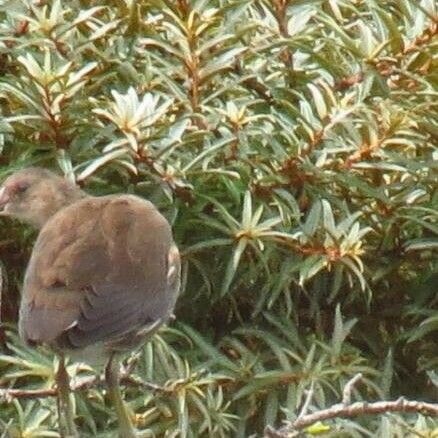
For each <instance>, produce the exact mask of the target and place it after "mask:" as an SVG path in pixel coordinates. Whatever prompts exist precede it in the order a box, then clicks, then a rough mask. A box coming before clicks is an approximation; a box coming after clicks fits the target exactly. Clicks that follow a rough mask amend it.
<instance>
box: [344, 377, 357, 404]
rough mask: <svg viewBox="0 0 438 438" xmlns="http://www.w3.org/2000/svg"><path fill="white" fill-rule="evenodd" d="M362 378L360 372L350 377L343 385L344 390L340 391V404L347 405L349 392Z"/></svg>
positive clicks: (349, 396) (349, 401) (349, 399)
mask: <svg viewBox="0 0 438 438" xmlns="http://www.w3.org/2000/svg"><path fill="white" fill-rule="evenodd" d="M361 380H362V373H358V374H356V375H355V376H354V377H353V378H352V379H350V380H349V381H348V382H347V384H346V385H345V388H344V391H343V392H342V404H343V405H344V406H347V405H349V404H350V403H351V393H352V392H353V389H354V387H355V386H356V384H357V383H359V382H360V381H361Z"/></svg>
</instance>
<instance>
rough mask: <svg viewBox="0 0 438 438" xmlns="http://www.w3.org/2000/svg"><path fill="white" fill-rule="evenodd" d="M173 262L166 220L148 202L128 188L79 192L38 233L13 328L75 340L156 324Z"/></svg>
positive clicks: (167, 305)
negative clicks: (109, 193)
mask: <svg viewBox="0 0 438 438" xmlns="http://www.w3.org/2000/svg"><path fill="white" fill-rule="evenodd" d="M179 270H180V262H179V256H178V251H177V249H176V247H175V246H174V244H173V241H172V234H171V230H170V226H169V224H168V222H167V221H166V220H165V219H164V217H163V216H162V215H161V214H160V213H159V212H158V211H157V210H156V209H155V207H153V205H152V204H151V203H149V202H147V201H144V200H141V199H139V198H136V197H133V196H117V197H103V198H89V199H85V200H81V201H79V202H77V203H75V204H74V205H72V206H69V207H67V208H65V209H64V210H62V211H60V212H59V213H57V214H56V215H55V216H54V217H53V218H52V219H51V220H50V221H49V222H48V223H47V224H46V226H45V227H44V228H43V229H42V231H41V233H40V235H39V236H38V239H37V242H36V244H35V247H34V251H33V254H32V257H31V261H30V263H29V267H28V270H27V272H26V278H25V285H24V291H23V299H22V305H21V308H20V332H21V333H22V336H23V337H24V338H25V339H27V340H31V341H32V340H33V341H36V342H54V341H57V340H59V339H60V338H62V342H63V343H64V344H65V343H67V344H68V346H70V347H73V348H81V347H84V346H86V345H89V344H92V343H95V342H98V341H103V340H109V339H112V338H116V337H118V336H120V335H122V334H124V333H127V332H129V331H131V330H135V329H139V328H141V327H143V326H145V325H148V324H151V325H152V326H153V325H156V323H157V322H161V321H164V320H166V319H167V318H168V317H169V315H170V313H171V312H172V309H173V306H174V304H175V300H176V295H177V292H178V289H179Z"/></svg>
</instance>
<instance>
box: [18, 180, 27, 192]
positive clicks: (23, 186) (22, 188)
mask: <svg viewBox="0 0 438 438" xmlns="http://www.w3.org/2000/svg"><path fill="white" fill-rule="evenodd" d="M28 188H29V184H28V183H25V182H21V183H18V184H17V188H16V190H17V193H24V192H25V191H26V190H27V189H28Z"/></svg>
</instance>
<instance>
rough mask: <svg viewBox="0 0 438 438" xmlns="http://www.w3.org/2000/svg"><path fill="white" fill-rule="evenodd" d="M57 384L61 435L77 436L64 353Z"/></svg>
mask: <svg viewBox="0 0 438 438" xmlns="http://www.w3.org/2000/svg"><path fill="white" fill-rule="evenodd" d="M56 385H57V387H58V416H59V428H60V430H61V436H63V437H66V438H67V437H68V438H76V437H78V436H79V435H78V432H77V430H76V426H75V422H74V410H73V404H72V401H71V399H70V379H69V376H68V373H67V370H66V368H65V358H64V355H63V354H62V353H61V354H59V365H58V370H57V372H56Z"/></svg>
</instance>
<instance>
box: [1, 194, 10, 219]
mask: <svg viewBox="0 0 438 438" xmlns="http://www.w3.org/2000/svg"><path fill="white" fill-rule="evenodd" d="M10 199H11V198H10V196H9V193H8V190H7V189H6V187H0V216H4V215H6V211H5V209H6V205H7V204H8V202H9V201H10Z"/></svg>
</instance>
